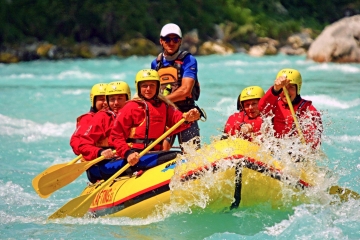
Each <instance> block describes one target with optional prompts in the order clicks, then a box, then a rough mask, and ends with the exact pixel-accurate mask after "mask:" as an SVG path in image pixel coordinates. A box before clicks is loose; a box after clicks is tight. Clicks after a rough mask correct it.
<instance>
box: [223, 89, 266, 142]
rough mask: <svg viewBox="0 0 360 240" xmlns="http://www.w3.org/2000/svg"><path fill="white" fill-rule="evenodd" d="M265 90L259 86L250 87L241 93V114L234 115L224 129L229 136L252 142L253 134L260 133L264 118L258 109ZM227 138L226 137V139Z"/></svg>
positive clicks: (238, 101) (239, 99)
mask: <svg viewBox="0 0 360 240" xmlns="http://www.w3.org/2000/svg"><path fill="white" fill-rule="evenodd" d="M264 94H265V93H264V90H263V89H262V88H261V87H259V86H250V87H246V88H244V90H242V91H241V93H240V95H239V97H238V99H237V109H238V110H239V112H237V113H234V114H232V115H231V116H230V117H229V118H228V120H227V122H226V124H225V127H224V133H225V134H227V135H228V136H237V137H242V138H244V139H248V140H249V141H252V140H253V139H252V134H254V133H255V134H256V133H258V132H259V131H260V128H261V124H262V118H261V116H260V111H259V109H258V103H259V100H260V98H262V96H264ZM224 138H226V137H224Z"/></svg>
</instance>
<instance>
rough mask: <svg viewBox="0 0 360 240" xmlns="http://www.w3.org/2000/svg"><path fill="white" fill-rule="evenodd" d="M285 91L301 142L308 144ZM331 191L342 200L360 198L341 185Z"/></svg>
mask: <svg viewBox="0 0 360 240" xmlns="http://www.w3.org/2000/svg"><path fill="white" fill-rule="evenodd" d="M283 91H284V94H285V97H286V100H287V102H288V105H289V108H290V111H291V115H292V116H293V119H294V122H295V125H296V128H297V131H298V133H299V136H300V139H301V142H302V143H303V144H306V141H305V138H304V135H303V133H302V131H301V128H300V125H299V122H298V120H297V118H296V115H295V111H294V108H293V105H292V103H291V99H290V97H289V93H288V91H287V89H286V87H283ZM329 193H330V194H332V195H333V194H336V195H338V196H339V198H340V200H341V201H348V200H349V198H353V199H360V194H359V193H357V192H355V191H352V190H350V189H347V188H342V187H339V186H332V187H331V188H330V189H329Z"/></svg>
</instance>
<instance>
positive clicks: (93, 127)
mask: <svg viewBox="0 0 360 240" xmlns="http://www.w3.org/2000/svg"><path fill="white" fill-rule="evenodd" d="M105 95H106V101H107V103H108V105H109V110H101V111H99V112H97V113H96V114H95V115H94V117H93V119H92V120H91V122H90V124H89V127H88V129H87V130H86V132H85V133H84V134H83V135H82V136H81V138H80V145H79V150H80V153H81V154H82V155H83V157H84V158H85V160H87V161H91V160H93V159H95V158H98V157H100V156H104V157H105V159H110V158H112V157H113V156H114V154H113V153H112V149H111V147H112V145H111V143H110V142H109V140H108V138H109V136H110V132H111V129H112V126H113V123H114V121H115V118H116V114H118V112H119V110H120V109H121V108H122V107H123V106H124V105H125V102H126V101H127V100H129V99H130V97H131V92H130V88H129V85H128V84H127V83H126V82H123V81H117V82H111V83H109V84H108V85H107V87H106V93H105Z"/></svg>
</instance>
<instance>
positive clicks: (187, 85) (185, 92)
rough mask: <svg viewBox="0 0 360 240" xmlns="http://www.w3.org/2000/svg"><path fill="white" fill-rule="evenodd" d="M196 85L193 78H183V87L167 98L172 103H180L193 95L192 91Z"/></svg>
mask: <svg viewBox="0 0 360 240" xmlns="http://www.w3.org/2000/svg"><path fill="white" fill-rule="evenodd" d="M194 85H195V79H193V78H183V79H182V82H181V86H180V87H179V88H178V89H176V90H175V91H174V92H172V93H170V94H169V95H167V96H166V98H167V99H169V100H170V101H172V102H178V101H182V100H185V99H186V97H187V96H190V95H191V92H192V89H193V87H194Z"/></svg>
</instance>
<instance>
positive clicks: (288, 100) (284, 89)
mask: <svg viewBox="0 0 360 240" xmlns="http://www.w3.org/2000/svg"><path fill="white" fill-rule="evenodd" d="M283 91H284V94H285V97H286V100H287V103H288V105H289V108H290V112H291V115H292V117H293V119H294V122H295V126H296V129H297V132H298V134H299V136H300V140H301V142H302V143H303V144H306V141H305V138H304V135H303V133H302V131H301V128H300V124H299V122H298V120H297V117H296V115H295V111H294V107H293V105H292V102H291V99H290V96H289V93H288V90H287V89H286V87H283Z"/></svg>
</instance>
